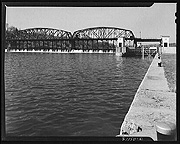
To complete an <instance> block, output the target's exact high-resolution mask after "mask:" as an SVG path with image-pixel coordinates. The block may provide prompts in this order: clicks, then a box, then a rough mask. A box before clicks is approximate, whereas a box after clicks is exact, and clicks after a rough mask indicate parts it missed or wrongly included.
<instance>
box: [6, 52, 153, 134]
mask: <svg viewBox="0 0 180 144" xmlns="http://www.w3.org/2000/svg"><path fill="white" fill-rule="evenodd" d="M151 61H152V58H145V59H141V58H122V57H116V56H115V55H114V54H42V53H5V70H4V75H5V113H6V133H7V134H8V135H13V136H46V135H47V136H113V137H114V136H115V135H117V134H119V129H120V126H121V124H122V122H123V119H124V116H125V114H126V113H127V111H128V109H129V106H130V104H131V102H132V100H133V97H134V95H135V93H136V91H137V89H138V86H139V85H140V83H141V81H142V79H143V77H144V75H145V73H146V71H147V69H148V67H149V65H150V63H151Z"/></svg>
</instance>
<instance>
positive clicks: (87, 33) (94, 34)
mask: <svg viewBox="0 0 180 144" xmlns="http://www.w3.org/2000/svg"><path fill="white" fill-rule="evenodd" d="M120 37H125V38H134V37H135V36H134V34H133V32H132V31H131V30H126V29H121V28H115V27H94V28H86V29H82V30H78V31H75V32H74V33H73V38H79V39H105V40H108V39H109V40H111V39H112V40H113V39H117V38H120Z"/></svg>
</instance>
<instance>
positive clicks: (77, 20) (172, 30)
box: [6, 3, 176, 42]
mask: <svg viewBox="0 0 180 144" xmlns="http://www.w3.org/2000/svg"><path fill="white" fill-rule="evenodd" d="M175 12H176V4H175V3H155V4H153V5H152V6H151V7H7V9H6V23H8V24H9V26H15V27H17V28H18V29H21V30H22V29H27V28H38V27H43V28H44V27H46V28H54V29H61V30H66V31H70V32H72V33H73V32H74V31H76V30H80V29H84V28H90V27H101V26H107V27H117V28H123V29H128V30H132V31H133V33H134V35H135V37H140V36H141V38H160V37H161V35H165V36H170V42H176V24H175Z"/></svg>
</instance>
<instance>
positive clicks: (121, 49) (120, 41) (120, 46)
mask: <svg viewBox="0 0 180 144" xmlns="http://www.w3.org/2000/svg"><path fill="white" fill-rule="evenodd" d="M124 52H125V51H124V38H118V40H117V45H116V56H122V54H123V53H124Z"/></svg>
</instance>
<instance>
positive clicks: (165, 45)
mask: <svg viewBox="0 0 180 144" xmlns="http://www.w3.org/2000/svg"><path fill="white" fill-rule="evenodd" d="M169 37H170V36H161V39H162V52H164V51H165V49H167V48H169Z"/></svg>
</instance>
